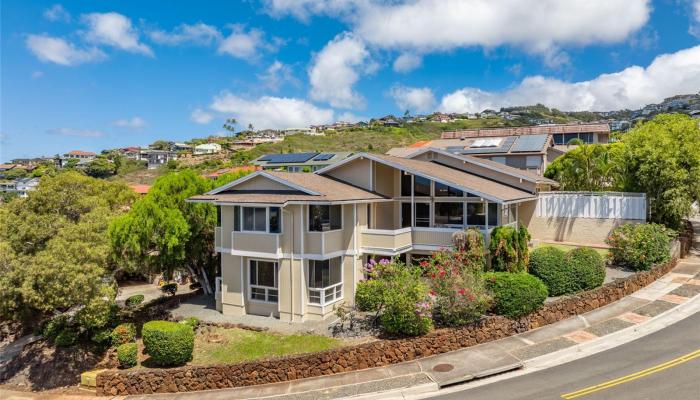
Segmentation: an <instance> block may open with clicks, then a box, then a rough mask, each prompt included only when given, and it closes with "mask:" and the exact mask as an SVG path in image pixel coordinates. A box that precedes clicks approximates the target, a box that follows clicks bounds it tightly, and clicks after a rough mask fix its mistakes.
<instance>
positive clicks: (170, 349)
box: [141, 321, 194, 366]
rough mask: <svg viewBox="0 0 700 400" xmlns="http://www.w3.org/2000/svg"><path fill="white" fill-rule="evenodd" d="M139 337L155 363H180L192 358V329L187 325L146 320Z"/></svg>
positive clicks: (166, 364)
mask: <svg viewBox="0 0 700 400" xmlns="http://www.w3.org/2000/svg"><path fill="white" fill-rule="evenodd" d="M141 337H142V338H143V344H144V347H145V350H146V353H148V355H149V356H151V360H152V361H153V363H155V364H157V365H161V366H172V365H181V364H184V363H186V362H187V361H189V360H191V359H192V351H193V350H194V331H193V330H192V328H190V327H189V326H188V325H185V324H179V323H177V322H168V321H150V322H146V323H145V324H144V325H143V329H142V331H141Z"/></svg>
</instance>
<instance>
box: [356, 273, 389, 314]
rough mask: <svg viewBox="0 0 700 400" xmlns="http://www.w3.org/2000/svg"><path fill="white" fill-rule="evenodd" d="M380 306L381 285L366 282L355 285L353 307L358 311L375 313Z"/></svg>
mask: <svg viewBox="0 0 700 400" xmlns="http://www.w3.org/2000/svg"><path fill="white" fill-rule="evenodd" d="M381 304H382V292H381V283H380V282H379V281H377V280H367V281H361V282H358V283H357V289H356V290H355V307H357V309H358V310H360V311H377V310H379V307H380V306H381Z"/></svg>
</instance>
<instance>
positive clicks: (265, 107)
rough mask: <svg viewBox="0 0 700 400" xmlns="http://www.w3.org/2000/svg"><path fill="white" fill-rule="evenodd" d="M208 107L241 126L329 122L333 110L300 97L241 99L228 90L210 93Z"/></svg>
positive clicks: (295, 125) (302, 124) (265, 126)
mask: <svg viewBox="0 0 700 400" xmlns="http://www.w3.org/2000/svg"><path fill="white" fill-rule="evenodd" d="M210 108H211V109H212V110H213V111H215V112H217V113H221V114H223V115H226V116H230V117H235V118H236V120H238V123H239V124H241V125H242V126H246V125H248V124H253V126H255V127H256V128H257V129H268V128H269V129H283V128H289V127H299V126H307V125H312V124H327V123H331V122H333V110H331V109H326V108H319V107H316V106H315V105H313V104H311V103H309V102H306V101H304V100H301V99H296V98H287V97H272V96H263V97H260V98H258V99H252V100H249V99H244V98H242V97H239V96H236V95H234V94H232V93H230V92H223V93H221V94H220V95H218V96H216V97H214V99H213V101H212V103H211V105H210Z"/></svg>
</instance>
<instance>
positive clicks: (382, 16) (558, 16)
mask: <svg viewBox="0 0 700 400" xmlns="http://www.w3.org/2000/svg"><path fill="white" fill-rule="evenodd" d="M266 6H267V7H266V8H267V10H268V12H269V13H270V14H272V15H273V16H280V15H292V16H294V17H296V18H299V19H301V20H306V19H308V18H309V17H310V16H311V15H317V14H323V15H328V16H338V17H340V18H341V19H342V20H344V21H346V22H347V23H348V24H349V25H350V26H351V27H352V30H353V32H354V33H355V34H356V35H357V36H358V37H360V38H362V39H363V40H365V41H366V42H367V43H368V44H370V45H371V46H372V47H377V48H380V49H389V50H399V51H403V52H407V51H408V52H413V53H415V54H426V53H430V52H444V51H450V50H453V49H456V48H464V47H472V46H480V47H483V48H493V47H497V46H504V45H506V46H514V47H517V48H521V49H523V50H525V51H527V52H529V53H532V54H537V55H540V56H542V57H543V60H544V62H545V63H546V64H547V65H550V66H554V67H556V66H559V65H561V64H565V63H567V62H568V55H567V54H566V53H565V52H563V51H562V50H561V48H562V47H564V46H585V45H589V44H593V43H615V42H620V41H623V40H625V39H627V38H628V37H629V36H630V35H631V34H632V33H634V32H636V31H637V30H639V29H640V28H641V27H643V26H644V25H645V24H646V23H647V21H648V19H649V14H650V12H651V6H650V0H568V1H560V0H541V1H535V2H531V1H518V0H469V1H467V0H414V1H409V2H396V1H386V2H383V1H370V0H345V1H343V0H336V1H330V2H322V1H318V0H300V1H294V0H268V1H267V2H266Z"/></svg>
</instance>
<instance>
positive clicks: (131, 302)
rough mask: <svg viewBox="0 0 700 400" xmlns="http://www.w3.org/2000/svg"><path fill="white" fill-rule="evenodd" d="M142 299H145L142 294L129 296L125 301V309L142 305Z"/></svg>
mask: <svg viewBox="0 0 700 400" xmlns="http://www.w3.org/2000/svg"><path fill="white" fill-rule="evenodd" d="M144 298H145V297H144V296H143V295H142V294H135V295H133V296H129V298H128V299H126V302H125V304H126V306H127V307H133V306H137V305H139V304H141V303H143V299H144Z"/></svg>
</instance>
